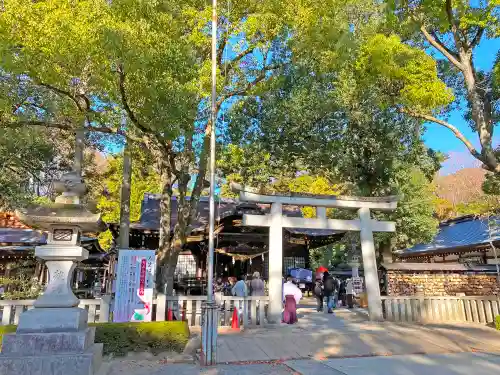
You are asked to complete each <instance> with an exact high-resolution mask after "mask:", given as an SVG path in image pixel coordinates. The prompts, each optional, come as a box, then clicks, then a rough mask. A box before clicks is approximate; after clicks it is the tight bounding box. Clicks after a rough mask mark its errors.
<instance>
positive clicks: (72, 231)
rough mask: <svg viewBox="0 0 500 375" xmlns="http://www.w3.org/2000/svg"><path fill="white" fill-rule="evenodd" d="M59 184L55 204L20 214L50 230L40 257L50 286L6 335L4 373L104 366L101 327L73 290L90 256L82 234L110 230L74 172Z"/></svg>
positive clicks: (75, 373) (63, 372) (86, 370)
mask: <svg viewBox="0 0 500 375" xmlns="http://www.w3.org/2000/svg"><path fill="white" fill-rule="evenodd" d="M63 182H64V183H61V184H59V185H57V184H56V188H58V189H59V192H62V195H61V196H59V197H58V198H57V199H56V202H55V203H54V204H52V205H50V206H38V207H33V208H29V209H27V210H25V211H22V212H18V216H19V218H20V219H21V221H23V222H25V223H27V224H28V225H30V226H33V227H36V228H41V229H45V230H46V231H47V232H48V239H47V245H44V246H37V247H36V248H35V256H36V257H38V258H41V259H43V260H45V261H46V265H47V268H48V270H49V283H48V285H47V287H46V289H45V292H44V294H43V295H41V296H40V297H39V298H38V299H37V300H36V301H35V303H34V308H33V309H32V310H28V311H26V312H24V313H23V314H21V316H20V318H19V325H18V327H17V331H16V333H13V334H7V335H4V336H3V341H2V352H1V353H0V374H2V375H67V374H71V375H92V374H94V373H95V372H97V370H98V368H99V366H100V364H101V362H102V344H95V343H94V337H95V328H89V327H88V325H87V320H88V313H87V310H85V309H80V308H78V305H79V303H80V301H79V300H78V298H76V296H75V295H74V294H73V291H72V290H71V281H72V278H73V272H74V270H75V267H76V263H77V262H79V261H82V260H85V259H87V258H88V256H89V253H88V251H87V250H85V249H84V248H83V247H81V246H80V237H81V233H82V231H85V232H94V233H95V232H99V231H101V230H102V229H104V228H105V225H104V223H103V222H102V221H101V219H100V215H99V214H96V213H93V212H91V211H89V210H88V209H87V208H86V207H85V206H83V205H82V204H80V198H79V197H80V194H82V193H83V192H84V191H85V189H84V185H83V183H81V181H78V179H77V178H76V177H75V176H74V174H69V175H67V176H65V180H64V181H63Z"/></svg>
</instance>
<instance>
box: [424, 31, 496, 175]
mask: <svg viewBox="0 0 500 375" xmlns="http://www.w3.org/2000/svg"><path fill="white" fill-rule="evenodd" d="M499 50H500V39H483V41H482V42H481V43H480V45H479V46H478V47H477V49H476V52H475V64H476V67H477V68H478V69H482V70H487V71H489V70H491V68H492V66H493V63H494V60H495V56H496V54H497V52H498V51H499ZM448 122H449V123H451V124H453V125H455V126H456V127H457V128H459V129H460V131H461V132H462V133H463V134H464V135H465V136H466V137H467V138H468V139H469V140H471V141H472V143H473V144H474V145H475V146H476V147H478V148H479V142H478V139H477V134H475V133H474V132H473V131H472V130H471V128H470V126H469V125H468V124H467V122H466V121H465V120H464V118H463V114H462V112H461V111H454V112H453V113H451V115H450V116H449V117H448ZM426 127H427V131H426V132H425V133H424V140H425V143H426V145H427V146H428V147H431V148H433V149H435V150H439V151H442V152H444V153H446V154H448V156H449V159H448V160H447V161H446V162H445V163H444V164H443V168H442V169H441V171H440V173H441V174H443V175H446V174H450V173H453V172H455V171H457V170H459V169H461V168H467V167H476V166H479V165H480V164H479V163H478V162H477V161H476V159H474V158H473V157H472V156H471V155H470V154H469V152H468V151H467V148H466V147H465V146H464V145H463V144H462V142H460V141H459V140H458V139H457V138H455V136H454V135H453V133H451V132H450V131H449V130H448V129H446V128H444V127H442V126H440V125H435V124H427V126H426ZM494 141H495V142H494V145H498V144H499V143H500V142H499V141H500V136H499V135H498V134H497V135H496V136H495V137H494Z"/></svg>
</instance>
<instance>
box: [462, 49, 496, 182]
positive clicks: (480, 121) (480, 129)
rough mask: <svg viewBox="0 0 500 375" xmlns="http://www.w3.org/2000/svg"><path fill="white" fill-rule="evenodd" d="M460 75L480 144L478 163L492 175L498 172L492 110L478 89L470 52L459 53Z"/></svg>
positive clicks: (485, 97)
mask: <svg viewBox="0 0 500 375" xmlns="http://www.w3.org/2000/svg"><path fill="white" fill-rule="evenodd" d="M460 60H461V63H462V74H463V76H464V81H465V87H466V89H467V98H468V102H469V105H470V108H471V115H472V120H473V121H474V123H475V127H476V130H477V133H478V135H479V142H480V143H481V159H480V161H481V162H482V163H483V164H484V165H485V167H486V168H487V169H488V170H489V171H491V172H494V173H499V172H500V164H499V162H498V159H497V158H496V156H495V152H494V150H493V145H492V138H493V123H492V112H491V111H492V108H491V101H490V99H489V96H488V95H489V94H488V93H486V91H485V90H484V89H482V88H480V87H479V86H478V84H477V81H476V72H475V69H474V64H473V62H472V52H471V51H469V52H466V51H463V50H461V51H460Z"/></svg>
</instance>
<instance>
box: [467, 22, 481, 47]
mask: <svg viewBox="0 0 500 375" xmlns="http://www.w3.org/2000/svg"><path fill="white" fill-rule="evenodd" d="M483 34H484V27H480V28H479V29H478V30H477V33H476V35H474V38H472V41H471V42H470V44H469V49H473V48H474V47H476V46H477V45H478V44H479V42H480V41H481V38H482V37H483Z"/></svg>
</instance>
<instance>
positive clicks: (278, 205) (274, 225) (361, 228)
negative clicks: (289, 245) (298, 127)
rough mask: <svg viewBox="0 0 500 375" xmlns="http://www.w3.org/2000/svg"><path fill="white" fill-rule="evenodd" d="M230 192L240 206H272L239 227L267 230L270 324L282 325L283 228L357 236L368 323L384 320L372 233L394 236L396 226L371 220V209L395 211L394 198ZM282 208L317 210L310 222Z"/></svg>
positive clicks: (241, 190)
mask: <svg viewBox="0 0 500 375" xmlns="http://www.w3.org/2000/svg"><path fill="white" fill-rule="evenodd" d="M233 190H236V191H239V192H240V201H242V202H254V203H265V204H271V213H270V215H243V223H242V224H243V225H246V226H261V227H269V308H268V314H267V318H268V322H269V323H278V322H280V321H281V311H282V304H283V295H282V294H283V284H282V277H283V228H303V229H328V230H335V231H357V232H360V236H361V251H362V254H363V268H364V274H365V285H366V291H367V294H368V311H369V314H370V319H371V320H382V319H383V315H382V301H381V298H380V286H379V280H378V270H377V262H376V257H375V246H374V243H373V232H394V231H395V230H396V226H395V224H394V223H393V222H390V221H377V220H373V219H372V218H371V214H370V209H373V210H378V211H392V210H395V209H396V207H397V199H396V198H395V197H384V198H359V197H335V196H327V197H325V196H300V195H288V196H280V195H262V194H257V193H254V192H251V191H245V190H243V188H241V187H238V186H236V185H233ZM283 205H295V206H312V207H317V209H316V214H317V217H316V218H313V219H309V218H297V217H288V216H283V213H282V208H283ZM326 207H339V208H351V209H357V210H358V217H359V218H358V219H356V220H337V219H328V218H327V217H326Z"/></svg>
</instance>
